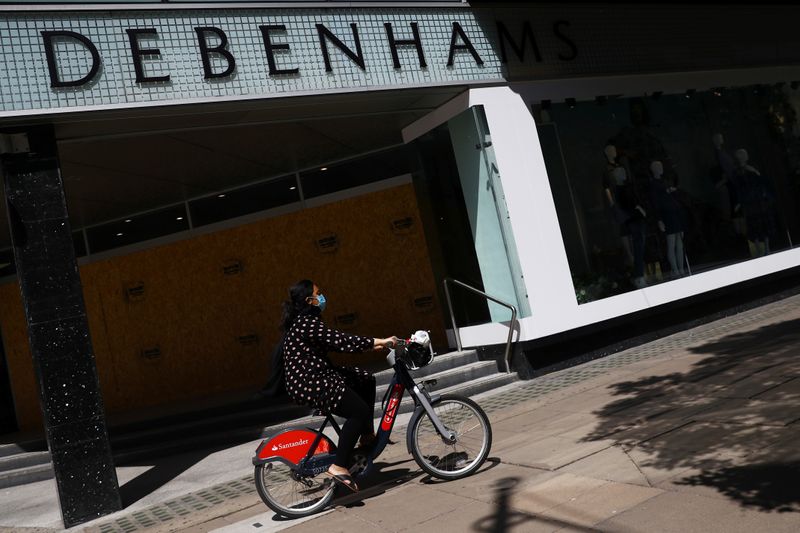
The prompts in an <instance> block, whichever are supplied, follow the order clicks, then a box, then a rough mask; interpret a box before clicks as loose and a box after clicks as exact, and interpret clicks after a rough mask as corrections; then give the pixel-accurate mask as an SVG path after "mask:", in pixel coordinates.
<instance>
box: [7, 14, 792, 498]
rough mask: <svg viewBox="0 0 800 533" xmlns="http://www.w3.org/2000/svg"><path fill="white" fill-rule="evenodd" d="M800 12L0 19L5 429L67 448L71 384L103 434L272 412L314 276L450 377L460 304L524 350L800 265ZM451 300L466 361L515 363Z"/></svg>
mask: <svg viewBox="0 0 800 533" xmlns="http://www.w3.org/2000/svg"><path fill="white" fill-rule="evenodd" d="M797 14H798V10H797V8H794V7H792V6H770V7H759V6H747V5H736V6H723V5H717V4H713V3H708V4H687V5H678V6H667V5H660V4H649V3H638V4H614V3H594V4H580V3H570V2H566V3H563V2H562V3H538V2H536V3H533V2H532V3H526V4H515V3H509V4H504V3H502V2H470V3H466V2H460V1H451V2H448V1H438V2H422V1H417V2H317V3H309V2H280V3H277V2H252V3H245V2H238V3H234V2H217V3H186V2H169V3H155V2H120V3H82V4H69V3H52V2H49V3H45V2H42V3H37V2H29V3H24V4H5V3H4V4H3V5H2V6H0V43H1V44H2V46H1V47H0V71H2V75H1V77H2V79H3V80H4V81H3V82H2V83H0V129H2V132H1V133H2V134H3V136H2V139H3V143H2V150H3V153H4V156H3V157H4V158H5V162H4V165H3V173H4V178H5V180H6V196H7V204H6V211H7V217H4V218H7V219H8V220H9V223H8V226H7V228H6V229H3V230H0V232H2V234H3V235H7V237H3V238H2V239H3V240H5V243H4V246H0V247H1V248H4V250H3V251H0V257H2V258H4V260H3V263H4V264H5V266H3V268H2V271H0V272H1V273H2V274H4V275H5V277H4V278H3V280H4V284H3V285H2V286H0V331H2V338H3V346H4V352H5V357H4V363H5V367H4V372H3V373H0V379H5V381H6V382H7V383H8V387H6V388H5V390H6V394H5V399H4V400H3V401H4V404H3V408H4V413H5V414H4V418H3V421H4V422H3V423H4V430H5V431H11V430H13V429H21V430H26V431H36V430H37V429H38V428H40V427H41V425H42V421H43V420H44V423H45V426H46V427H48V426H49V425H52V424H54V425H58V424H57V421H56V420H57V417H56V418H54V415H53V410H55V409H56V406H55V405H54V406H50V407H48V406H45V407H44V410H43V411H41V412H42V413H43V414H44V416H43V417H42V415H41V413H40V400H39V395H40V394H42V395H43V396H42V397H46V396H48V394H50V393H52V386H53V384H54V383H55V382H56V381H57V380H58V379H62V381H63V380H64V379H63V376H64V375H65V374H64V372H67V374H68V376H69V377H68V378H67V379H66V382H68V383H70V385H69V387H71V388H70V390H72V388H75V387H77V388H80V387H81V385H82V384H84V383H83V381H82V380H83V379H84V378H85V379H87V380H88V381H89V382H91V381H92V380H94V381H95V382H96V383H97V384H99V385H97V387H99V390H98V393H97V396H96V397H93V398H94V399H91V400H90V403H91V402H95V403H94V404H93V405H96V406H97V405H99V406H100V408H101V410H100V411H97V410H95V411H92V413H94V414H93V415H91V416H100V415H99V414H97V413H101V414H102V407H103V406H104V408H105V412H106V413H108V414H109V415H114V414H117V413H119V414H124V413H125V412H127V411H130V410H132V409H136V408H141V407H147V406H151V407H152V406H158V405H164V404H169V403H172V402H185V401H197V400H198V399H199V398H203V397H208V396H210V395H214V394H223V393H230V392H231V391H247V390H252V389H253V388H256V387H258V386H259V385H260V384H261V383H262V382H263V381H264V380H265V379H266V375H267V374H268V370H269V369H268V367H269V362H268V358H269V353H270V351H271V348H272V346H273V345H274V343H275V341H276V340H277V338H278V335H279V332H278V330H277V328H276V324H277V322H278V318H279V307H280V302H281V300H282V299H283V298H284V297H285V290H286V287H287V286H288V285H290V284H291V283H293V282H294V281H296V280H297V279H301V278H311V279H314V280H315V281H318V283H319V284H320V285H321V286H322V287H323V289H324V290H325V292H326V293H327V295H328V297H329V299H330V300H331V306H330V311H329V316H328V320H329V321H330V322H332V323H333V325H335V326H336V327H339V328H340V329H345V330H349V331H353V332H358V333H363V334H368V335H376V336H378V335H379V336H383V335H390V334H404V333H405V332H410V331H413V330H415V329H419V328H425V329H430V330H431V331H432V334H433V339H434V344H435V345H438V347H439V351H444V347H445V346H446V345H451V346H452V345H453V343H454V339H453V335H452V327H451V324H450V322H449V318H450V316H449V312H448V309H447V304H446V302H445V299H444V294H443V292H442V280H443V279H444V278H445V277H451V278H454V279H457V280H459V281H462V282H464V283H467V284H469V285H472V286H474V287H476V288H478V289H480V290H483V291H485V292H486V293H488V294H490V295H493V296H494V297H496V298H498V299H500V300H502V301H505V302H508V303H510V304H512V305H513V306H515V307H516V308H517V309H518V311H519V325H518V331H517V332H516V333H515V335H514V338H515V339H516V340H518V341H526V340H533V339H538V338H543V337H546V336H549V335H553V334H557V333H562V332H565V331H569V330H573V329H576V328H580V327H583V326H587V325H591V324H595V323H599V322H603V321H605V320H609V319H613V318H616V317H621V316H625V315H630V314H633V313H636V312H639V311H643V310H647V309H651V308H654V307H657V306H659V305H662V304H665V303H669V302H675V301H679V300H681V299H685V298H689V297H692V296H696V295H699V294H702V293H705V292H708V291H711V290H714V289H718V288H721V287H726V286H731V285H735V284H736V283H740V282H744V281H747V280H751V279H755V278H758V277H761V276H765V275H769V274H772V273H775V272H779V271H781V270H786V269H789V268H793V267H795V266H798V264H800V255H798V252H797V250H795V249H794V244H793V243H794V242H798V241H800V219H798V217H797V215H796V213H797V212H798V207H799V206H798V202H800V188H799V186H800V126H799V125H798V123H797V113H798V110H800V92H799V91H798V89H799V88H800V67H797V66H796V65H797V64H798V60H800V38H798V37H797V36H796V32H794V31H793V28H792V26H791V21H792V20H794V17H795V16H796V15H797ZM45 156H46V157H45ZM42 158H44V159H46V160H47V163H46V164H45V163H43V162H42V161H43V159H42ZM43 169H46V172H45V170H43ZM37 172H38V173H42V172H44V174H46V176H45V177H48V176H49V178H48V179H49V181H48V179H44V178H42V180H43V181H41V180H39V178H36V176H38V175H39V174H37ZM44 174H43V175H44ZM39 181H41V183H42V186H41V188H39V189H37V188H36V187H38V185H36V186H30V187H29V184H36V183H39ZM15 187H16V188H15ZM37 191H38V192H37ZM48 191H49V192H48ZM53 191H55V192H53ZM51 193H52V194H55V195H56V197H57V198H56V197H53V198H56V200H53V201H54V202H55V203H54V204H53V205H55V204H59V205H63V204H66V209H68V212H67V211H64V212H63V213H62V212H59V213H60V214H55V215H54V214H53V213H52V212H50V211H48V209H49V208H48V207H47V206H48V205H50V204H49V203H48V202H49V201H50V200H47V201H45V200H46V199H47V198H51V197H50V196H48V194H51ZM59 195H61V196H59ZM58 198H61V200H60V201H59V200H58ZM43 199H44V200H43ZM26 202H27V203H26ZM26 206H27V207H26ZM26 209H30V214H26V213H28V211H26ZM52 220H61V221H62V222H63V224H62V225H60V226H59V229H58V230H57V231H56V230H54V229H53V228H50V227H48V226H47V225H46V224H45V222H46V221H52ZM33 221H38V222H37V223H36V224H34V223H33ZM37 224H38V225H37ZM20 228H24V230H23V229H20ZM37 232H38V233H37ZM37 235H38V237H37ZM33 245H35V246H34V247H35V248H36V247H37V246H38V248H36V249H37V250H38V251H36V253H35V254H34V255H26V254H28V252H27V251H26V250H28V248H30V247H31V246H33ZM31 253H33V252H31ZM48 254H51V255H48ZM52 254H55V255H57V256H58V257H61V258H62V259H63V260H59V261H61V262H59V261H52V262H51V261H50V260H49V259H48V258H50V257H54V255H52ZM44 263H47V264H52V265H54V266H53V269H52V270H51V271H47V270H46V269H44V268H42V267H41V265H42V264H44ZM71 265H76V266H74V267H73V266H71ZM72 271H75V272H76V273H77V272H79V276H73V277H64V272H68V273H69V272H72ZM43 279H44V280H53V279H63V280H66V281H64V283H63V284H61V285H59V284H58V283H55V282H53V283H50V282H44V281H42V280H43ZM26 280H27V281H26ZM48 283H50V284H48ZM76 283H77V285H76ZM20 288H21V289H22V291H20ZM37 291H38V292H37ZM20 295H21V296H20ZM64 295H72V296H70V297H69V298H72V299H71V300H69V298H67V299H68V300H69V301H70V302H72V304H69V305H67V304H64V305H62V304H60V303H58V302H59V300H58V298H60V297H64ZM453 299H454V308H455V316H456V320H457V323H458V326H459V332H460V334H461V339H462V341H463V343H464V345H466V346H482V345H492V344H500V343H503V342H504V341H505V338H506V336H507V335H508V329H509V327H510V324H509V318H510V315H509V311H508V310H507V309H506V308H505V307H503V306H502V305H497V304H494V303H487V302H486V301H485V300H483V299H480V298H473V297H472V296H470V295H468V294H467V293H461V292H459V291H458V290H455V291H454V294H453ZM73 304H74V305H73ZM37 306H38V307H37ZM70 306H72V307H70ZM39 308H42V309H47V310H50V311H52V310H53V309H55V311H54V312H51V313H50V314H47V313H44V312H42V313H39V314H38V315H37V311H36V310H37V309H39ZM76 316H78V317H80V316H83V317H84V318H83V319H81V320H78V322H79V323H80V324H79V325H78V326H77V328H78V329H77V330H75V331H78V330H80V331H83V332H84V333H82V334H80V335H78V336H77V337H76V338H80V339H82V341H81V342H83V344H81V346H83V348H79V349H76V348H75V346H77V344H75V343H72V344H70V342H64V343H62V344H63V345H64V346H62V347H61V348H60V349H62V351H61V352H57V353H56V355H47V354H48V353H49V352H48V351H47V350H46V349H41V346H42V342H43V341H42V339H44V338H49V339H53V338H66V339H70V338H72V337H69V335H63V334H62V333H63V331H65V330H59V329H58V328H56V329H52V328H50V329H48V327H49V326H47V325H48V324H50V325H52V324H54V323H58V324H61V326H59V327H62V326H63V327H66V326H64V324H66V323H67V322H68V321H69V320H73V321H74V319H75V317H76ZM59 321H67V322H63V323H61V322H59ZM70 324H71V322H70ZM70 327H71V326H70ZM59 332H61V333H59ZM70 346H72V348H70ZM70 349H72V352H75V353H79V354H80V353H82V354H84V355H86V357H84V358H83V359H81V357H79V356H75V357H76V358H77V359H76V361H77V360H87V361H90V362H91V364H90V365H88V366H85V367H84V366H81V364H84V363H81V364H77V363H75V364H73V363H70V361H71V359H69V357H73V355H69V354H70V353H72V352H70ZM48 358H50V359H48ZM32 360H33V361H34V363H35V364H34V365H31V361H32ZM48 361H49V362H48ZM52 361H61V362H62V363H63V364H62V365H61V366H59V365H58V364H56V363H53V362H52ZM84 362H85V361H84ZM37 365H38V366H37ZM76 365H77V366H76ZM51 367H53V368H55V367H59V370H58V371H55V370H53V372H52V373H50V374H49V373H48V372H49V370H48V369H49V368H51ZM74 368H78V369H79V371H75V372H72V371H71V370H65V369H74ZM70 372H72V373H70ZM2 374H5V375H2ZM56 376H58V377H56ZM37 382H38V383H37ZM3 385H5V384H3ZM59 386H60V385H59ZM65 387H67V385H65ZM97 387H95V388H97ZM48 391H50V393H48ZM100 391H102V400H98V399H99V398H100ZM70 394H71V393H70ZM75 394H78V392H77V391H76V392H75ZM50 395H52V394H50ZM78 397H79V396H78ZM79 403H80V402H79ZM87 416H88V415H87ZM91 416H89V418H91ZM62 504H63V502H62Z"/></svg>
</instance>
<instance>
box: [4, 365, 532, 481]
mask: <svg viewBox="0 0 800 533" xmlns="http://www.w3.org/2000/svg"><path fill="white" fill-rule="evenodd" d="M392 374H393V371H392V370H391V369H388V370H383V371H380V372H377V373H376V374H375V378H376V382H377V392H376V399H377V402H376V405H375V412H376V413H380V412H381V400H382V399H383V395H384V393H385V391H386V387H387V385H388V384H389V381H390V380H391V377H392ZM412 375H413V377H414V379H415V380H416V381H417V382H420V381H423V380H431V381H432V380H435V381H436V384H435V385H428V386H427V389H428V390H429V391H431V392H433V393H435V394H447V393H458V394H463V395H466V396H471V395H474V394H478V393H481V392H484V391H487V390H490V389H494V388H498V387H502V386H503V385H507V384H508V383H511V382H513V381H515V380H517V379H518V378H517V375H516V374H504V373H499V372H498V367H497V363H496V362H495V361H480V360H479V359H478V355H477V352H476V351H475V350H464V351H460V352H450V353H447V354H443V355H440V356H437V357H436V358H435V359H434V361H433V363H431V364H430V365H428V366H426V367H424V368H421V369H419V370H417V371H414V372H413V373H412ZM266 401H269V405H265V402H266ZM266 401H265V400H259V401H253V400H251V401H247V402H240V403H238V404H233V405H231V404H228V405H223V406H218V407H213V408H207V409H203V410H198V411H194V412H190V413H182V414H176V415H171V416H166V417H162V418H158V419H156V420H152V419H151V420H147V421H142V422H136V423H128V424H123V425H118V426H113V425H112V426H111V427H110V428H109V438H110V440H111V448H112V451H113V455H114V462H115V463H116V464H117V465H125V464H131V463H135V462H137V461H140V460H145V459H151V458H154V457H164V456H168V455H173V454H178V453H182V452H185V451H190V450H191V451H196V450H202V449H214V448H223V447H227V446H233V445H236V444H241V443H244V442H248V441H252V440H257V439H259V438H264V437H266V436H268V435H272V434H274V433H277V432H279V431H281V430H282V429H284V428H286V427H290V426H294V425H298V424H300V425H303V426H310V427H314V426H316V425H319V424H321V423H322V420H323V417H321V416H313V415H309V408H308V407H301V406H297V405H294V404H292V403H290V401H289V400H288V399H282V400H266ZM413 406H414V404H413V401H412V400H411V398H410V397H409V396H408V395H406V397H405V398H404V400H403V402H402V403H401V404H400V408H399V412H400V413H404V412H409V411H411V410H412V409H413ZM52 477H53V469H52V467H51V465H50V454H49V452H47V448H46V444H45V443H44V441H38V442H29V443H19V444H2V445H0V488H3V487H10V486H15V485H21V484H25V483H31V482H34V481H40V480H43V479H49V478H52Z"/></svg>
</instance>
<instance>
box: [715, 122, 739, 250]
mask: <svg viewBox="0 0 800 533" xmlns="http://www.w3.org/2000/svg"><path fill="white" fill-rule="evenodd" d="M711 144H713V145H714V158H715V159H716V162H717V164H716V166H715V167H714V168H713V169H712V177H713V180H714V185H715V186H716V188H717V189H722V188H723V187H724V188H725V190H726V191H727V196H728V201H727V202H725V203H724V205H725V207H724V209H727V216H728V217H730V218H731V220H732V221H733V229H734V231H735V232H736V233H737V234H738V235H744V220H743V219H742V217H741V216H737V215H736V213H735V211H734V207H735V206H736V204H737V203H738V200H737V199H736V188H735V187H734V186H733V183H732V180H733V173H734V172H735V171H736V163H735V162H734V160H733V157H731V155H730V154H729V153H728V151H727V150H726V149H725V137H723V136H722V134H721V133H715V134H714V135H712V136H711Z"/></svg>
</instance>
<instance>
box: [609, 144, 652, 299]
mask: <svg viewBox="0 0 800 533" xmlns="http://www.w3.org/2000/svg"><path fill="white" fill-rule="evenodd" d="M609 152H611V153H612V154H613V151H610V150H607V151H606V157H607V159H608V162H609V167H612V166H613V163H612V157H610V156H609ZM604 186H605V194H606V198H607V200H608V204H609V207H610V208H611V210H612V213H613V215H614V220H615V221H616V222H617V223H618V224H619V227H620V240H621V243H622V248H623V250H624V251H625V256H626V260H627V261H626V262H627V264H628V265H630V266H632V267H633V280H632V281H633V284H634V286H636V287H637V288H642V287H644V285H645V283H644V235H645V225H644V218H645V216H646V213H645V210H644V209H643V208H642V206H641V205H640V203H639V202H637V200H636V196H635V193H634V189H633V187H632V186H631V183H630V182H629V180H628V174H627V172H626V171H625V168H624V167H621V166H617V167H613V168H611V170H610V171H607V172H606V179H605V180H604Z"/></svg>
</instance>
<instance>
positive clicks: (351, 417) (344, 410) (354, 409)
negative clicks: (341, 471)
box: [333, 379, 375, 468]
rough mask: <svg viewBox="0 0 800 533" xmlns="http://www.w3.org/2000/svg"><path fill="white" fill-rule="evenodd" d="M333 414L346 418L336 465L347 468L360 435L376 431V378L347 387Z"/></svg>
mask: <svg viewBox="0 0 800 533" xmlns="http://www.w3.org/2000/svg"><path fill="white" fill-rule="evenodd" d="M333 414H335V415H338V416H341V417H343V418H346V419H347V420H346V421H345V423H344V424H343V425H342V433H341V434H340V435H339V445H338V448H337V449H336V462H335V463H334V464H336V466H341V467H343V468H347V459H348V457H349V456H350V452H352V451H353V448H355V446H356V442H357V441H358V437H359V436H361V435H371V434H372V433H374V431H375V430H374V425H373V417H374V415H375V380H374V379H371V380H369V381H364V382H362V383H359V384H358V386H356V387H354V388H351V387H345V390H344V394H343V395H342V399H341V400H340V401H339V405H337V406H336V409H335V410H334V411H333Z"/></svg>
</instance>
